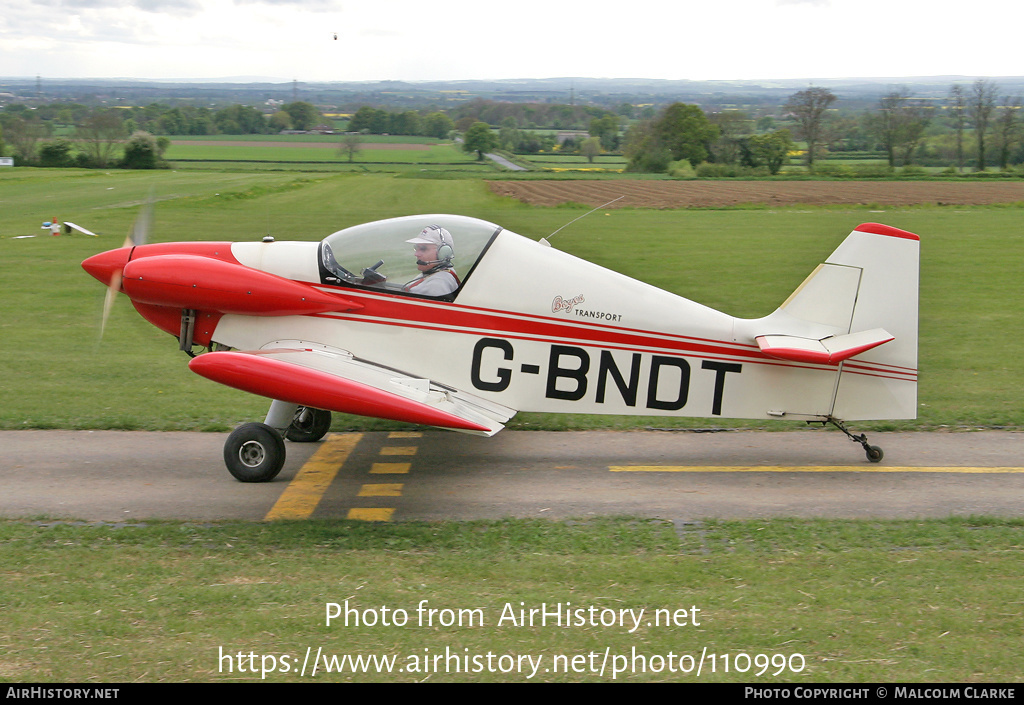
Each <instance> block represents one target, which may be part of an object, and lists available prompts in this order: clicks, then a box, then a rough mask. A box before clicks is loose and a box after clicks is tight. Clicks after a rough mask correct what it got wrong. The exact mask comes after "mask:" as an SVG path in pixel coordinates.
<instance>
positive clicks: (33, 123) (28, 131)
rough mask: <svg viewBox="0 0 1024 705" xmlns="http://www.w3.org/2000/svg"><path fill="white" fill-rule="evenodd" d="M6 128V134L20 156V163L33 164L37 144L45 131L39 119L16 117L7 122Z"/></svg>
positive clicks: (15, 152) (16, 153)
mask: <svg viewBox="0 0 1024 705" xmlns="http://www.w3.org/2000/svg"><path fill="white" fill-rule="evenodd" d="M4 130H5V132H4V135H5V136H6V137H7V141H8V142H10V144H11V147H13V148H14V154H15V156H17V157H18V161H19V163H22V164H32V163H33V162H35V159H36V144H37V143H38V142H39V140H40V139H41V138H42V137H43V134H44V132H45V130H44V128H43V126H42V125H41V124H39V121H38V120H35V119H33V120H25V119H24V118H20V117H15V118H12V119H10V120H8V121H7V122H6V124H5V126H4Z"/></svg>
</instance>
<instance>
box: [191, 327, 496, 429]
mask: <svg viewBox="0 0 1024 705" xmlns="http://www.w3.org/2000/svg"><path fill="white" fill-rule="evenodd" d="M189 368H190V369H191V370H192V371H193V372H195V373H196V374H198V375H200V376H202V377H206V378H207V379H210V380H212V381H214V382H218V383H220V384H224V385H226V386H229V387H233V388H235V389H240V390H242V391H245V392H250V393H252V394H258V395H260V396H264V397H268V398H271V399H278V400H280V401H286V402H291V403H294V404H302V405H303V406H310V407H314V408H317V409H325V410H328V411H337V412H341V413H346V414H358V415H360V416H373V417H377V418H383V419H392V420H394V421H405V422H409V423H416V424H424V425H427V426H438V427H441V428H447V429H451V430H454V431H462V432H465V433H473V434H478V435H485V436H492V435H494V434H495V433H497V432H498V431H500V430H501V429H502V428H504V423H505V422H506V421H508V419H510V418H511V417H512V416H513V415H514V414H515V413H516V412H515V410H514V409H509V408H507V407H503V406H500V405H498V404H494V403H491V402H487V401H484V400H483V399H479V398H477V397H474V396H472V395H469V394H466V393H464V392H460V391H458V390H455V389H450V388H447V387H442V386H440V385H437V384H433V383H431V382H430V381H429V380H426V379H418V378H415V377H413V376H411V375H406V374H403V373H401V372H396V371H394V370H389V369H386V368H382V367H379V366H376V365H373V364H370V363H367V362H364V361H361V360H356V359H355V358H353V357H352V356H351V355H350V354H349V353H347V352H345V351H341V350H334V349H331V348H328V347H326V346H322V345H317V344H313V343H306V342H301V341H278V342H276V343H272V344H271V345H270V346H267V348H265V349H263V350H259V351H250V352H233V351H232V352H212V353H206V354H205V355H200V356H198V357H196V358H194V359H193V360H192V361H191V362H189Z"/></svg>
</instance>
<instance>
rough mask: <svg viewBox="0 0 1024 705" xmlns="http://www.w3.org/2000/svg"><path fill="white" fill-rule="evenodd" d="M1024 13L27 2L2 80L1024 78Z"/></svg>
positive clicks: (298, 0)
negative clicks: (1023, 39)
mask: <svg viewBox="0 0 1024 705" xmlns="http://www.w3.org/2000/svg"><path fill="white" fill-rule="evenodd" d="M605 8H614V9H605ZM1022 21H1024V3H1021V2H1020V0H971V1H970V2H959V1H958V2H952V1H951V0H930V1H929V2H924V0H913V1H909V0H716V1H714V2H711V1H710V0H701V1H700V2H696V1H694V0H676V2H675V3H672V4H671V6H669V5H668V4H667V3H666V1H665V0H628V1H620V2H617V3H599V2H575V3H567V2H559V1H558V0H555V1H552V0H511V1H508V2H494V1H493V0H492V1H491V2H487V1H485V0H472V1H469V0H441V2H430V1H428V0H416V1H413V0H360V1H359V2H354V1H352V0H18V1H16V2H11V3H8V4H7V7H6V8H5V9H4V11H3V13H2V14H0V76H8V77H12V76H19V77H24V76H28V77H34V76H42V77H44V78H46V77H50V78H78V77H82V78H93V77H99V78H240V77H268V78H277V79H281V80H284V81H290V80H292V79H298V80H300V81H353V80H381V79H390V80H410V81H415V80H430V79H449V80H455V79H471V78H481V79H489V78H491V79H493V78H550V77H567V76H586V77H601V78H668V79H695V80H698V79H768V78H849V77H876V78H884V77H899V76H931V75H959V76H966V77H981V76H1020V75H1024V52H1022V51H1021V49H1020V27H1021V26H1022V24H1024V22H1022ZM335 33H337V40H335V39H334V35H335Z"/></svg>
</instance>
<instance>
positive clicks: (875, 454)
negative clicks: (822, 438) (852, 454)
mask: <svg viewBox="0 0 1024 705" xmlns="http://www.w3.org/2000/svg"><path fill="white" fill-rule="evenodd" d="M827 422H828V423H830V424H832V425H833V426H835V427H836V428H838V429H839V430H840V431H842V432H843V433H845V434H846V437H847V438H849V439H850V440H851V441H853V442H854V443H860V445H861V447H862V448H863V449H864V454H865V455H866V456H867V458H868V461H869V462H872V463H879V462H881V461H882V458H884V457H885V453H883V452H882V449H881V448H880V447H878V446H873V445H869V444H868V437H867V435H866V434H864V433H861V434H858V435H854V434H853V433H850V431H849V430H848V429H847V428H846V425H845V424H843V422H842V421H841V420H839V419H837V418H835V417H833V416H829V417H828V419H827Z"/></svg>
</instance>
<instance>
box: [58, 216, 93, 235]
mask: <svg viewBox="0 0 1024 705" xmlns="http://www.w3.org/2000/svg"><path fill="white" fill-rule="evenodd" d="M64 225H66V226H67V227H69V228H71V229H72V230H74V231H75V232H79V233H82V234H83V235H91V236H92V237H98V236H97V235H96V233H94V232H92V231H91V230H86V229H85V228H83V227H82V226H81V225H75V224H74V223H69V222H68V221H66V220H65V221H64Z"/></svg>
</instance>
